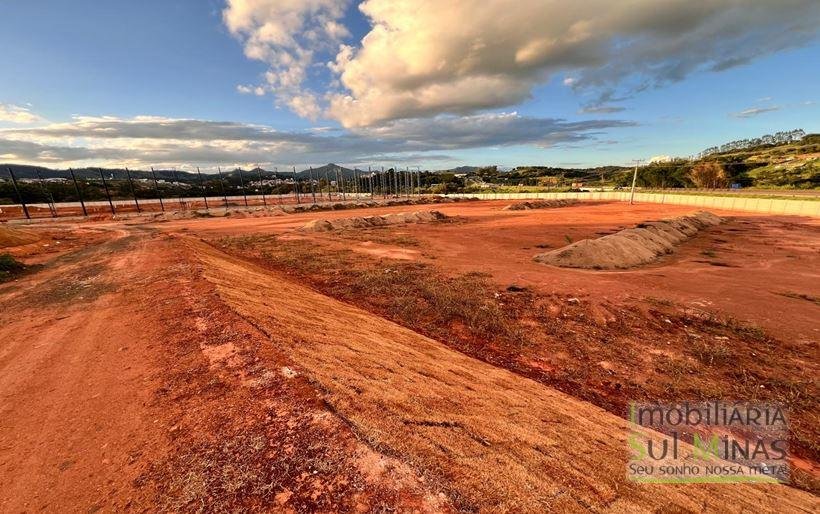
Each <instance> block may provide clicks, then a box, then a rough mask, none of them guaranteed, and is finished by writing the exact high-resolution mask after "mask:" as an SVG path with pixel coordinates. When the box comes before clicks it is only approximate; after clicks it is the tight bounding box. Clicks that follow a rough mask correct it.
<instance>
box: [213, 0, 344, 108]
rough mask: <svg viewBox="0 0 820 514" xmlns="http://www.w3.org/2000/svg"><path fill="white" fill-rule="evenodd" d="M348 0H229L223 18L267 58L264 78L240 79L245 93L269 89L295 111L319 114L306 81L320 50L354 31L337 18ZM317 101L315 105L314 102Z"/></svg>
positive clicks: (257, 55)
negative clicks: (251, 83) (257, 80)
mask: <svg viewBox="0 0 820 514" xmlns="http://www.w3.org/2000/svg"><path fill="white" fill-rule="evenodd" d="M348 3H349V2H348V0H228V1H227V6H226V7H225V9H224V10H223V12H222V18H223V21H224V23H225V25H226V26H227V28H228V30H229V31H230V33H231V34H233V35H234V36H235V37H237V38H238V39H240V40H241V41H242V43H243V46H244V50H245V55H246V56H247V57H248V58H250V59H255V60H259V61H262V62H264V63H266V64H267V65H268V66H269V70H268V72H267V73H266V74H265V81H266V82H265V84H263V85H257V86H248V85H240V86H238V87H237V90H238V91H239V92H241V93H246V94H247V93H253V94H256V95H260V96H261V95H263V94H265V93H266V92H268V91H270V92H273V93H275V94H276V95H277V99H278V101H279V103H281V104H283V105H288V106H289V107H290V108H291V109H293V110H294V111H295V112H296V113H297V114H299V115H301V116H306V117H316V116H317V115H318V111H317V109H318V107H317V106H314V105H313V104H311V103H309V102H310V101H309V100H307V99H306V97H308V96H310V95H309V94H307V93H305V92H304V91H303V83H304V82H305V80H306V79H307V77H308V71H309V69H310V67H311V65H312V64H313V63H314V61H315V58H316V53H317V52H319V53H321V52H323V51H328V50H331V49H332V50H335V49H336V48H337V47H338V45H339V43H340V41H342V39H343V38H345V37H348V36H349V35H350V34H349V32H348V30H347V28H346V27H345V26H344V25H342V24H341V23H339V19H340V18H341V17H342V16H343V15H344V11H345V9H346V7H347V5H348ZM314 107H315V108H314Z"/></svg>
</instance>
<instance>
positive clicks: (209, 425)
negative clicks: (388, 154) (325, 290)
mask: <svg viewBox="0 0 820 514" xmlns="http://www.w3.org/2000/svg"><path fill="white" fill-rule="evenodd" d="M508 203H509V202H480V203H469V204H442V205H436V206H435V207H431V208H435V209H437V210H440V211H442V212H444V213H445V214H447V215H450V216H454V217H456V219H455V220H453V221H452V222H450V223H436V224H418V225H405V226H401V227H393V228H391V229H390V232H389V233H387V234H386V235H385V233H382V232H373V233H367V234H318V235H309V236H306V235H304V234H299V235H294V234H292V233H291V232H292V231H293V229H295V228H297V227H300V226H302V225H304V224H305V223H306V222H307V221H309V220H311V219H315V218H317V217H322V218H331V217H348V216H351V212H352V211H339V212H322V213H320V214H317V213H302V214H293V215H286V216H276V217H247V218H235V219H225V218H214V219H209V218H204V219H185V220H173V221H166V222H160V223H149V224H143V223H141V222H140V220H138V219H134V220H130V221H128V222H126V223H122V222H90V223H78V224H56V225H52V224H49V225H44V226H38V227H33V228H32V230H35V231H37V232H39V233H41V234H42V236H43V237H42V238H41V239H40V241H38V242H37V243H32V244H30V245H26V246H23V247H16V248H10V249H6V250H4V251H10V253H12V254H13V255H15V256H17V257H19V258H20V259H21V260H23V262H25V263H26V264H34V265H36V266H35V267H33V268H32V269H30V270H29V271H28V272H26V273H24V274H23V275H21V276H20V277H18V278H16V279H15V280H14V281H11V282H7V283H5V284H0V511H2V512H21V511H35V510H47V511H55V510H63V511H81V510H82V511H97V510H103V511H122V510H129V511H157V510H171V511H180V510H181V511H195V510H205V511H236V510H269V511H295V512H306V511H315V510H321V511H326V512H330V511H384V510H399V511H406V510H417V511H431V512H432V511H436V512H438V511H448V510H464V509H477V510H484V511H497V510H514V511H536V510H542V509H544V508H548V506H551V507H552V508H560V509H561V510H573V511H582V510H590V509H592V510H609V511H624V512H625V511H634V510H636V509H637V510H647V511H649V510H670V509H676V510H678V511H703V510H707V511H740V510H742V509H751V508H757V507H759V508H761V509H763V510H772V511H773V510H775V509H777V508H778V506H779V507H781V508H784V509H790V510H794V511H805V512H810V511H813V510H814V511H816V509H817V508H818V505H819V504H818V501H817V497H816V496H813V495H811V494H809V493H804V492H800V491H798V490H796V489H793V488H788V487H774V488H756V487H747V486H723V487H720V486H703V487H701V486H692V487H691V488H690V489H687V490H683V489H681V488H675V487H659V488H652V489H647V490H645V491H644V490H642V488H635V487H634V486H630V485H629V484H627V483H625V481H624V480H622V479H621V478H620V477H619V476H618V473H621V472H622V471H620V470H622V469H623V463H622V462H621V458H622V456H621V453H622V452H623V451H624V449H625V446H624V447H622V446H623V445H622V444H621V443H622V441H620V440H610V439H608V438H600V437H599V436H598V435H596V434H599V433H600V432H601V431H602V430H603V431H604V432H607V433H619V434H620V432H619V431H620V430H621V429H622V428H621V427H623V422H622V420H619V419H618V416H613V415H611V414H609V413H607V412H605V411H603V410H601V409H598V408H597V407H594V406H592V405H590V404H589V403H587V402H585V401H582V400H579V399H577V398H573V397H572V396H568V395H564V394H563V393H559V392H557V391H555V390H553V389H552V388H550V387H547V386H545V385H543V384H541V383H537V382H534V381H532V380H529V379H527V378H524V377H522V376H520V375H519V374H516V373H508V372H507V371H505V370H502V369H501V368H500V367H495V366H492V365H490V364H487V363H486V362H482V360H481V359H475V358H472V357H470V356H469V355H470V353H469V352H464V353H467V355H468V356H465V355H463V354H462V353H459V352H456V351H453V350H452V349H451V348H450V347H448V346H447V345H445V344H441V343H440V342H438V341H435V340H432V339H428V338H424V337H422V336H420V335H418V334H416V333H415V332H412V331H410V330H407V329H404V328H400V327H397V326H396V325H394V324H392V323H390V322H388V321H385V320H384V319H383V318H381V317H379V316H377V315H374V314H373V313H371V312H366V311H362V310H358V309H355V308H352V307H347V306H345V305H344V304H340V303H338V302H336V301H335V300H332V299H330V298H327V297H326V296H324V295H321V294H319V293H317V292H315V291H311V290H309V289H307V288H304V286H300V285H298V284H296V283H295V281H294V277H288V276H287V275H282V274H280V273H278V272H273V274H271V271H269V270H267V269H266V268H264V267H261V266H257V265H256V264H255V263H254V262H253V261H249V260H246V259H244V260H236V257H228V256H226V255H224V254H223V253H222V252H220V251H219V250H216V249H214V248H213V247H211V246H207V245H203V244H201V243H200V242H199V239H200V238H202V239H206V240H208V241H211V242H213V243H216V242H218V241H219V240H220V238H223V237H236V236H254V235H257V236H260V235H261V236H268V235H276V236H278V237H280V238H282V239H283V240H288V239H291V240H293V239H294V238H295V239H296V240H297V241H302V242H304V243H306V244H313V243H315V244H320V245H325V246H327V247H328V248H331V249H333V248H340V249H343V248H353V249H354V250H355V252H354V253H356V255H359V256H361V258H362V259H373V260H375V262H381V263H383V264H384V265H386V266H389V265H390V262H411V263H412V262H419V263H425V264H430V265H434V266H436V267H437V268H438V269H440V270H442V271H443V272H445V273H448V274H453V275H458V274H463V273H467V272H475V271H482V272H486V273H488V274H489V279H490V280H491V282H492V283H493V284H495V285H496V286H498V287H499V288H500V289H502V290H503V289H504V288H506V287H507V286H509V285H511V284H516V285H518V286H520V287H526V288H529V289H530V290H531V291H532V292H534V293H540V294H559V295H561V298H567V297H570V296H571V297H573V298H579V301H581V302H583V303H584V305H592V306H594V305H597V304H602V305H603V304H612V305H619V304H624V305H625V304H630V305H631V304H641V305H644V306H649V305H654V304H655V303H658V302H661V303H662V302H665V301H671V302H673V303H675V304H680V305H683V306H685V307H695V308H698V309H702V310H707V311H710V312H715V313H718V314H720V315H723V316H727V317H732V318H737V319H738V320H740V321H742V322H744V323H752V324H754V325H756V326H759V327H761V328H762V329H763V330H764V331H766V332H767V333H771V334H774V335H775V336H776V337H777V338H778V339H780V340H788V341H789V342H790V343H793V344H795V345H798V346H800V347H801V348H814V349H816V346H817V339H818V331H820V327H818V324H817V321H816V320H817V309H818V306H817V304H816V303H815V302H813V301H811V299H812V298H815V299H816V298H818V297H820V280H818V272H817V270H818V269H820V262H818V261H820V251H818V241H820V237H818V236H820V221H818V220H812V219H806V218H796V217H769V216H755V215H748V214H742V215H737V214H733V213H726V212H715V213H716V214H719V215H723V216H730V217H731V219H730V220H729V221H728V222H727V223H726V224H724V225H722V226H720V227H717V228H715V229H710V230H708V231H707V232H706V233H705V234H703V235H702V236H698V237H696V238H695V239H693V240H692V241H690V242H688V243H685V244H684V245H682V246H681V247H680V248H679V249H678V251H677V252H676V253H675V254H673V255H671V256H669V257H666V258H664V259H663V260H662V261H661V262H658V263H656V264H653V265H651V266H648V267H645V268H640V269H636V270H630V271H624V272H594V271H579V270H565V269H557V268H551V267H547V266H544V265H540V264H537V263H535V262H532V260H531V259H532V256H533V255H535V254H536V253H540V252H543V251H544V248H545V247H551V248H557V247H560V246H562V245H564V244H566V243H567V241H568V240H573V241H577V240H578V239H581V238H585V237H596V236H598V235H601V234H602V233H610V232H613V231H616V230H618V229H620V228H625V227H627V226H632V225H634V224H636V223H639V222H642V221H646V220H650V219H658V218H661V217H669V216H677V215H681V214H686V213H690V212H692V209H691V208H685V207H676V206H659V205H651V204H645V205H637V206H634V207H628V206H626V205H625V204H621V203H599V204H582V205H579V206H577V207H568V208H561V209H547V210H534V211H519V212H509V211H507V212H502V211H501V208H502V207H503V206H505V205H507V204H508ZM407 210H417V208H415V207H413V208H408V207H407V206H404V207H401V206H400V207H389V208H373V209H368V210H366V211H363V213H364V215H370V214H383V213H387V212H400V211H407ZM57 241H60V244H59V245H57V243H56V242H57ZM44 244H48V245H49V246H43V245H44ZM58 246H59V250H57V249H56V248H55V247H58ZM378 259H382V261H378ZM362 262H369V261H362ZM317 306H319V308H320V312H322V313H323V315H322V316H320V317H318V318H316V319H306V317H305V316H306V315H305V312H306V310H305V309H309V308H314V307H317ZM291 318H292V319H295V320H297V321H294V322H290V321H287V320H291ZM298 320H306V321H307V322H306V323H303V322H301V321H298ZM333 320H337V321H333ZM317 323H318V325H317ZM308 327H311V330H307V328H308ZM334 334H336V335H338V336H335V335H334ZM357 334H358V335H357ZM367 341H370V342H369V343H368V342H367ZM391 341H397V342H399V343H400V344H401V345H406V348H407V350H406V351H404V353H401V355H403V357H397V356H396V355H395V352H396V351H398V350H397V349H396V348H393V347H391V344H390V342H391ZM399 343H397V344H399ZM359 345H363V346H359ZM403 348H404V346H403ZM419 348H426V350H424V351H421V350H418V349H419ZM371 349H373V351H372V352H371ZM376 349H378V351H376ZM801 351H802V350H801ZM368 352H370V353H368ZM380 352H384V353H380ZM365 356H366V358H365ZM384 359H388V360H384ZM359 362H361V363H362V366H363V367H362V368H361V369H357V366H358V364H357V363H359ZM364 363H367V364H366V366H365V365H364ZM442 363H444V364H442ZM448 363H449V364H448ZM397 364H398V366H397ZM402 364H404V365H406V366H407V368H406V369H405V368H404V367H403V366H402ZM809 364H812V366H809ZM814 364H816V362H815V363H810V362H807V366H808V368H809V369H810V370H811V371H810V373H812V374H814V378H815V379H816V367H814ZM448 365H449V366H451V367H453V369H459V370H461V371H460V373H462V375H463V377H469V379H467V380H462V378H453V377H452V376H451V375H447V373H449V372H448V371H447V369H446V367H447V366H448ZM442 366H444V367H443V368H442ZM409 370H415V371H414V373H415V372H417V373H418V374H412V373H411V374H408V371H409ZM428 375H429V377H435V378H429V380H428V378H424V377H427V376H428ZM379 381H382V382H379ZM502 383H503V384H504V388H503V390H504V391H506V392H505V394H503V395H498V394H496V392H497V391H498V390H500V389H498V390H494V389H493V388H494V387H498V386H499V385H500V384H502ZM379 384H384V386H383V387H382V386H380V385H379ZM402 384H404V385H402ZM408 390H412V391H414V393H413V396H402V395H406V394H407V391H408ZM514 391H518V393H515V394H514V393H513V392H514ZM388 394H390V395H394V396H386V395H388ZM519 394H520V396H516V395H519ZM425 395H435V397H433V396H425ZM461 397H463V398H465V400H464V401H465V402H467V403H464V404H463V405H461V406H459V401H460V398H461ZM411 398H418V400H412V399H411ZM468 398H469V399H470V400H469V401H467V400H466V399H468ZM380 402H383V403H380ZM519 404H520V405H519ZM521 405H527V406H528V408H527V409H522V408H521ZM402 408H407V409H411V410H413V411H414V412H415V409H422V410H419V411H418V413H417V414H418V415H420V414H421V413H422V412H424V413H425V416H430V418H429V419H433V420H434V422H433V421H431V422H429V423H428V425H424V423H427V422H426V421H425V422H424V423H422V425H421V426H423V427H427V428H423V430H422V428H419V426H417V425H414V424H413V423H411V422H407V420H406V419H405V418H403V417H402V410H401V409H402ZM423 409H426V410H423ZM408 412H409V411H408ZM482 412H483V413H484V414H483V415H487V414H486V413H488V412H494V413H496V414H494V415H493V416H492V423H490V419H489V418H487V419H484V420H482ZM521 412H524V413H526V414H519V413H521ZM459 413H460V414H459ZM533 413H538V414H533ZM457 415H463V416H464V418H463V419H461V418H460V421H458V424H457V425H452V426H456V427H461V428H460V429H459V430H457V431H448V430H442V429H437V428H435V427H439V426H442V427H446V426H450V425H446V423H449V421H446V420H447V419H450V418H447V416H457ZM553 415H554V416H559V417H562V419H564V421H562V424H561V425H559V426H557V427H556V428H555V430H558V432H554V433H553V432H551V430H553V429H552V428H551V427H552V426H551V425H550V428H548V429H545V428H544V427H543V426H541V425H539V423H542V422H543V419H542V418H544V417H546V418H549V417H551V416H553ZM437 416H438V417H437ZM442 416H444V418H441V417H442ZM539 416H541V418H539ZM402 419H404V421H402ZM442 419H443V420H444V421H441V420H442ZM436 423H445V424H444V425H437V424H436ZM490 425H491V426H492V427H493V431H492V433H489V432H487V430H489V429H488V428H487V427H488V426H490ZM602 427H605V428H602ZM545 430H546V432H545ZM402 431H406V433H403V432H402ZM485 432H487V433H485ZM542 432H543V433H546V434H548V436H547V440H543V437H544V436H543V434H542ZM403 434H404V435H403ZM419 434H423V437H420V436H419ZM508 434H510V435H509V437H510V438H509V439H505V438H507V437H508ZM549 434H554V435H549ZM550 437H555V438H556V439H549V438H550ZM618 438H620V435H619V436H618V437H616V439H618ZM570 440H574V441H576V442H577V444H579V445H581V446H583V445H585V444H591V445H597V447H598V448H600V451H601V456H602V457H601V458H602V459H603V458H606V460H602V461H596V460H595V458H591V459H589V458H584V459H582V460H581V461H575V463H574V464H573V463H572V462H570V463H569V464H566V465H569V466H570V467H566V465H565V463H562V459H561V458H560V455H559V456H558V458H556V457H555V454H552V455H553V456H552V457H548V458H546V461H545V460H544V459H545V457H544V454H543V453H539V452H543V449H544V446H543V445H545V444H546V445H548V446H547V447H551V446H549V445H552V444H555V443H556V441H563V442H564V443H567V442H568V441H570ZM522 441H523V442H526V444H524V443H522ZM522 444H523V446H522ZM436 445H438V446H436ZM558 447H560V445H559V446H558ZM467 448H469V452H468V451H467ZM484 448H486V449H484ZM533 448H535V449H536V450H538V451H536V452H533V451H532V450H533ZM539 448H540V450H539ZM475 451H478V452H479V453H477V454H476V455H475V456H472V453H470V452H475ZM464 452H466V453H464ZM481 455H485V456H486V459H485V458H483V457H482V458H474V457H480V456H481ZM489 456H493V457H492V458H490V457H489ZM604 456H605V457H604ZM576 457H577V455H576ZM545 462H548V463H549V464H548V466H547V468H544V465H545V464H544V463H545ZM516 463H517V464H516ZM572 466H576V467H577V469H575V468H572ZM494 476H497V481H495V480H494V479H493V477H494ZM525 485H526V487H525ZM519 486H520V487H519ZM513 490H515V491H517V492H516V493H508V492H506V491H513ZM516 495H518V496H516ZM530 495H532V496H530ZM524 498H526V499H529V500H531V501H537V502H541V503H527V502H523V499H524ZM522 502H523V503H522ZM698 502H700V503H698ZM698 505H699V506H698Z"/></svg>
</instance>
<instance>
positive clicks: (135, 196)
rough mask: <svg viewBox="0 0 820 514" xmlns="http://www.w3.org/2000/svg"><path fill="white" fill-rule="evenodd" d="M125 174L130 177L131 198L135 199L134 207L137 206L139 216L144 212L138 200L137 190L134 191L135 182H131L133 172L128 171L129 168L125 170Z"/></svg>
mask: <svg viewBox="0 0 820 514" xmlns="http://www.w3.org/2000/svg"><path fill="white" fill-rule="evenodd" d="M125 174H126V175H127V176H128V187H130V188H131V196H133V197H134V205H136V206H137V214H139V213H141V212H142V209H140V202H139V200H137V190H136V189H134V181H133V180H131V172H130V171H128V168H125Z"/></svg>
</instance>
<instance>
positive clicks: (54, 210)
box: [34, 168, 57, 218]
mask: <svg viewBox="0 0 820 514" xmlns="http://www.w3.org/2000/svg"><path fill="white" fill-rule="evenodd" d="M34 172H35V173H37V178H38V179H39V181H40V187H41V188H42V189H43V192H44V193H45V194H46V201H47V202H50V203H49V204H48V210H50V211H51V217H52V218H56V217H57V206H56V205H54V195H52V194H51V191H49V190H48V187H46V182H45V180H43V176H42V175H40V169H39V168H34Z"/></svg>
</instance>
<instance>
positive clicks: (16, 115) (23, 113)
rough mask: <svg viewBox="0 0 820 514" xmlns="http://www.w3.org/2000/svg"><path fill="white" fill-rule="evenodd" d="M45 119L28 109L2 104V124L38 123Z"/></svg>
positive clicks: (0, 119)
mask: <svg viewBox="0 0 820 514" xmlns="http://www.w3.org/2000/svg"><path fill="white" fill-rule="evenodd" d="M42 120H43V119H42V118H41V117H40V116H38V115H36V114H34V113H33V112H31V109H29V108H28V107H21V106H19V105H14V104H4V103H0V123H2V122H8V123H20V124H26V123H37V122H39V121H42Z"/></svg>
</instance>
